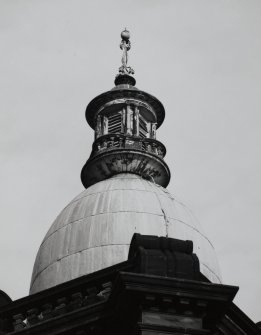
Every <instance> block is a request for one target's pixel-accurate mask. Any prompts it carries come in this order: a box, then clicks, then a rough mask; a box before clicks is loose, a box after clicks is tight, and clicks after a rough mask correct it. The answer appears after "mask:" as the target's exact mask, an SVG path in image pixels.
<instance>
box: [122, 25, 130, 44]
mask: <svg viewBox="0 0 261 335" xmlns="http://www.w3.org/2000/svg"><path fill="white" fill-rule="evenodd" d="M121 38H122V39H123V40H124V41H128V40H129V39H130V32H129V31H128V30H127V29H126V28H125V29H124V30H123V31H122V32H121Z"/></svg>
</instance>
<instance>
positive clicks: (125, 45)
mask: <svg viewBox="0 0 261 335" xmlns="http://www.w3.org/2000/svg"><path fill="white" fill-rule="evenodd" d="M120 48H121V50H122V58H121V63H122V66H121V67H120V68H119V73H120V74H134V70H133V69H132V68H131V67H130V66H127V64H128V51H129V50H130V48H131V42H130V32H129V31H128V30H127V29H126V28H125V29H124V30H123V31H122V32H121V44H120Z"/></svg>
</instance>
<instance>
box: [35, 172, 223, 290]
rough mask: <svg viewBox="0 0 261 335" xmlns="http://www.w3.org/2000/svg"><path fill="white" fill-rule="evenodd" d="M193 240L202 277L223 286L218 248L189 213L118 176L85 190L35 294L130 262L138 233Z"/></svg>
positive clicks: (53, 235) (65, 218)
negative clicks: (217, 255)
mask: <svg viewBox="0 0 261 335" xmlns="http://www.w3.org/2000/svg"><path fill="white" fill-rule="evenodd" d="M135 232H138V233H141V234H147V235H157V236H168V237H173V238H177V239H182V240H192V241H193V243H194V252H195V253H196V254H197V256H198V257H199V260H200V270H201V272H202V273H203V274H204V275H205V276H206V277H207V278H208V279H209V280H210V281H212V282H216V283H219V282H221V279H220V275H219V270H218V264H217V259H216V255H215V251H214V248H213V246H212V244H211V243H210V241H209V240H208V238H207V237H206V236H205V235H204V233H203V232H202V229H201V227H200V226H199V223H198V222H197V220H196V219H195V218H194V217H193V215H192V214H191V212H190V210H189V209H188V208H187V207H186V206H185V205H184V204H182V203H181V202H179V201H177V200H176V199H174V198H173V197H172V196H171V195H170V193H169V192H168V191H167V190H166V189H165V188H163V187H161V186H158V185H156V184H154V183H152V182H150V181H147V180H144V179H142V178H141V177H140V176H138V175H134V174H124V173H123V174H119V175H116V176H114V177H112V178H110V179H106V180H103V181H101V182H99V183H97V184H94V185H93V186H91V187H89V188H87V189H86V190H84V191H83V192H82V193H81V194H80V195H78V196H77V197H76V198H75V199H73V200H72V201H71V202H70V203H69V205H68V206H66V207H65V208H64V209H63V210H62V212H61V213H60V215H58V217H57V218H56V220H55V221H54V223H53V224H52V226H51V228H50V229H49V231H48V232H47V234H46V236H45V238H44V240H43V242H42V244H41V246H40V249H39V251H38V254H37V257H36V260H35V264H34V269H33V274H32V280H31V288H30V294H33V293H36V292H38V291H41V290H44V289H47V288H49V287H52V286H55V285H58V284H61V283H63V282H66V281H68V280H71V279H74V278H77V277H80V276H82V275H85V274H88V273H92V272H94V271H98V270H100V269H103V268H106V267H108V266H111V265H114V264H116V263H120V262H122V261H125V260H126V259H127V258H128V251H129V244H130V241H131V238H132V235H133V234H134V233H135Z"/></svg>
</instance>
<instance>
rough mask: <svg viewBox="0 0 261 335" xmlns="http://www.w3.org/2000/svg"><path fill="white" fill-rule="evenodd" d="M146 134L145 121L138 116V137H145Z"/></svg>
mask: <svg viewBox="0 0 261 335" xmlns="http://www.w3.org/2000/svg"><path fill="white" fill-rule="evenodd" d="M147 135H148V128H147V122H146V121H145V120H144V119H143V117H142V116H140V137H142V138H145V137H147Z"/></svg>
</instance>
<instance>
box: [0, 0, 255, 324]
mask: <svg viewBox="0 0 261 335" xmlns="http://www.w3.org/2000/svg"><path fill="white" fill-rule="evenodd" d="M260 18H261V1H259V0H256V1H254V0H245V1H241V0H237V1H236V0H233V1H232V0H169V1H167V0H164V1H163V0H161V1H160V0H158V1H155V0H154V1H152V0H142V1H141V0H139V1H138V0H137V1H134V0H132V1H116V0H115V1H105V0H104V1H97V0H96V1H86V0H45V1H42V0H13V1H10V0H0V45H1V53H0V60H1V61H0V111H1V112H0V127H1V129H0V146H1V148H0V150H1V151H0V152H1V156H0V159H1V162H0V164H1V169H0V183H1V184H0V185H1V188H0V219H1V233H0V268H1V277H0V289H2V290H4V291H5V292H6V293H7V294H9V295H10V296H11V297H12V299H18V298H20V297H23V296H26V295H27V294H28V290H29V284H30V277H31V272H32V268H33V263H34V259H35V256H36V253H37V250H38V248H39V246H40V243H41V241H42V239H43V238H44V236H45V234H46V232H47V230H48V229H49V227H50V226H51V224H52V222H53V221H54V219H55V218H56V216H57V215H58V214H59V213H60V211H61V210H62V209H63V208H64V207H65V206H66V205H67V204H68V203H69V202H70V200H72V199H73V198H74V197H75V196H76V195H77V194H78V193H80V192H81V191H82V190H83V186H82V185H81V182H80V171H81V168H82V166H83V165H84V163H85V161H86V159H87V158H88V156H89V154H90V150H91V144H92V141H93V131H92V129H91V128H89V126H88V125H87V123H86V121H85V117H84V112H85V108H86V105H87V104H88V103H89V101H90V100H91V99H93V98H94V97H95V96H96V95H98V94H100V93H102V92H104V91H107V90H109V89H111V88H112V87H113V86H114V84H113V81H114V77H115V75H116V73H117V70H118V68H119V66H120V60H121V51H120V49H119V43H120V32H121V31H122V30H123V28H125V27H127V28H128V29H129V30H130V32H131V42H132V49H131V51H130V60H129V64H130V65H131V66H132V67H133V68H134V70H135V72H136V74H135V77H136V80H137V87H138V88H140V89H142V90H144V91H147V92H149V93H151V94H153V95H155V96H156V97H157V98H158V99H159V100H161V102H162V103H163V104H164V106H165V109H166V119H165V122H164V123H163V125H162V127H161V128H160V129H159V130H158V133H157V138H158V140H160V141H161V142H162V143H164V144H165V146H166V147H167V156H166V162H167V164H168V165H169V167H170V170H171V173H172V179H171V182H170V185H169V187H168V189H169V191H170V192H171V193H172V194H173V195H174V196H177V197H178V198H179V199H182V201H183V202H185V203H186V204H187V205H188V207H189V208H190V209H191V210H192V212H193V213H194V214H195V215H196V217H197V218H198V220H199V221H200V222H201V225H202V227H203V229H204V230H205V232H206V234H207V236H208V237H209V239H210V240H211V241H212V243H213V244H214V246H215V249H216V253H217V257H218V259H219V264H220V269H221V273H222V277H223V283H224V284H231V285H238V286H240V290H239V292H238V294H237V296H236V298H235V303H236V304H237V305H238V306H239V307H240V308H241V309H242V310H243V311H244V312H245V313H246V314H247V315H248V316H249V317H250V318H252V319H253V320H254V321H255V322H257V321H260V320H261V312H260V301H261V280H260V278H261V246H260V236H261V223H260V216H261V214H260V202H261V176H260V175H261V159H260V149H259V150H258V146H259V145H260V140H261V139H260V137H261V131H260V130H261V126H260V121H261V117H260V107H261V65H260V63H261V62H260V60H261V20H260ZM258 207H259V208H258Z"/></svg>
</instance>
